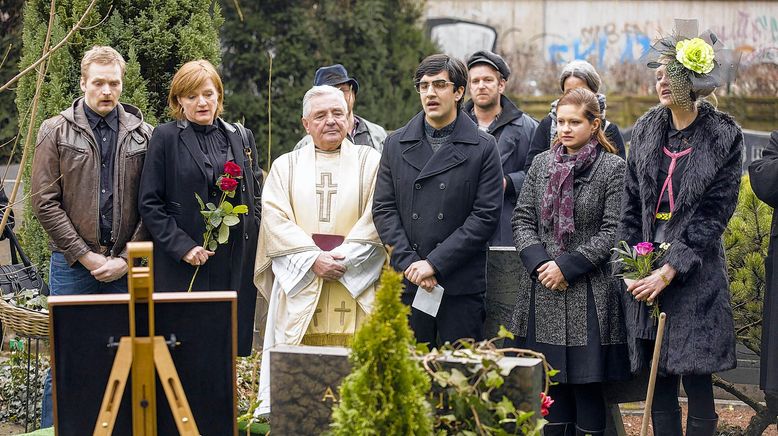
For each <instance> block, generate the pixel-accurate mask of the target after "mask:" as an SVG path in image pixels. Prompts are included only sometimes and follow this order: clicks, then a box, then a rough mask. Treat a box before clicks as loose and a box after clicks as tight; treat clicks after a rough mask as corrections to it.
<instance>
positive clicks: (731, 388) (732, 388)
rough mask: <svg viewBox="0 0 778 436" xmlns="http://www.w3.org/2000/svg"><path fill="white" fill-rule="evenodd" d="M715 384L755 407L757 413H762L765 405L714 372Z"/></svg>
mask: <svg viewBox="0 0 778 436" xmlns="http://www.w3.org/2000/svg"><path fill="white" fill-rule="evenodd" d="M713 384H714V385H716V386H718V387H720V388H721V389H724V390H725V391H727V392H729V393H730V394H732V395H734V396H735V397H736V398H737V399H738V400H740V401H742V402H744V403H746V404H748V406H749V407H751V408H752V409H754V411H755V412H757V413H760V412H761V411H762V410H763V409H765V406H763V405H761V404H759V402H758V401H756V400H754V399H753V398H751V397H749V396H748V395H746V394H744V393H742V392H740V390H738V388H736V387H735V385H733V384H732V383H730V382H728V381H726V380H724V379H723V378H721V377H719V376H718V375H716V374H713Z"/></svg>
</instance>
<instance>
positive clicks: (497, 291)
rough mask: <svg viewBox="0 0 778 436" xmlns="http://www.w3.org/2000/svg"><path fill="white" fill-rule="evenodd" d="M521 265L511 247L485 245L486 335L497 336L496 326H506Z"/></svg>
mask: <svg viewBox="0 0 778 436" xmlns="http://www.w3.org/2000/svg"><path fill="white" fill-rule="evenodd" d="M520 268H524V265H522V263H521V259H519V254H518V253H517V252H516V248H515V247H489V253H488V255H487V259H486V321H485V322H484V334H485V335H486V336H485V337H486V338H494V337H497V332H498V331H499V330H500V326H501V325H504V326H505V327H508V325H509V324H510V321H511V314H512V313H513V307H514V306H515V305H516V294H517V293H518V292H519V283H518V278H519V274H520Z"/></svg>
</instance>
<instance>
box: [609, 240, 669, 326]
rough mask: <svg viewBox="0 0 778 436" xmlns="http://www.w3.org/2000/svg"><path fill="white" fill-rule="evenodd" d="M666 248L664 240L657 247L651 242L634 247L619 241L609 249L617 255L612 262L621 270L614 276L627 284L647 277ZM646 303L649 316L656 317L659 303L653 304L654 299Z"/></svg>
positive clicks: (667, 245)
mask: <svg viewBox="0 0 778 436" xmlns="http://www.w3.org/2000/svg"><path fill="white" fill-rule="evenodd" d="M668 248H670V244H668V243H666V242H664V243H662V244H660V245H659V247H658V248H657V247H654V244H652V243H651V242H639V243H638V244H637V245H635V246H634V247H630V246H629V244H627V243H626V242H625V241H620V242H619V246H618V247H616V248H614V249H612V250H611V251H613V252H614V253H616V255H617V257H616V259H615V260H614V261H613V263H615V264H618V265H619V266H620V267H621V268H620V270H621V272H619V273H618V274H616V276H617V277H620V278H621V279H623V280H624V283H626V284H627V286H629V285H630V284H631V283H633V282H634V281H636V280H640V279H642V278H644V277H648V276H649V275H651V272H652V271H654V269H656V268H657V267H658V265H656V263H657V261H658V260H659V258H661V257H662V255H663V254H664V253H665V251H667V249H668ZM646 305H648V306H652V308H651V317H652V318H654V319H658V318H659V313H660V310H659V303H658V302H657V304H654V301H646Z"/></svg>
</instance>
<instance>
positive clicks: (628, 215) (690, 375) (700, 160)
mask: <svg viewBox="0 0 778 436" xmlns="http://www.w3.org/2000/svg"><path fill="white" fill-rule="evenodd" d="M686 24H687V25H688V23H686ZM678 25H679V23H676V26H678ZM693 27H694V28H693V29H680V28H679V27H677V28H676V33H675V34H674V35H677V36H673V37H672V38H665V39H663V40H660V41H659V42H658V43H657V44H656V45H655V46H654V49H655V51H656V52H657V53H658V56H657V57H656V60H654V61H652V62H649V67H652V68H656V92H657V95H658V96H659V103H660V105H659V106H657V107H654V108H652V109H651V110H649V111H648V113H646V114H645V115H643V116H642V117H641V118H640V119H639V120H638V121H637V124H635V128H634V130H633V133H632V142H631V146H630V153H629V157H628V159H627V173H626V176H625V182H624V185H625V186H624V205H623V207H622V217H621V225H620V228H619V237H620V239H622V240H624V241H626V242H627V243H629V245H635V244H637V243H638V242H641V241H653V242H666V243H669V244H670V247H669V248H668V249H667V251H666V252H665V254H664V256H663V257H662V258H661V259H660V262H659V264H658V266H659V267H658V268H657V269H656V270H654V272H653V273H652V274H651V275H649V276H648V277H646V278H644V279H641V280H638V281H637V282H635V283H632V284H630V285H629V287H628V288H627V291H628V293H624V294H623V296H624V302H625V319H626V326H627V331H628V336H629V341H628V343H629V346H630V360H631V363H632V369H633V370H634V371H638V370H639V369H640V368H641V367H644V366H647V365H648V364H649V361H650V359H651V352H652V351H651V350H652V349H653V344H654V340H655V338H656V327H655V325H654V322H653V320H651V319H650V316H649V315H648V309H647V307H646V304H644V303H643V302H644V301H652V302H654V304H659V308H660V309H661V310H662V311H663V312H665V313H667V323H666V327H665V333H664V340H663V343H662V351H661V355H660V357H659V377H658V378H657V382H656V390H655V394H654V402H653V406H652V420H653V423H654V434H661V435H668V436H674V435H681V434H682V432H681V410H680V408H679V406H678V385H679V380H680V379H681V378H683V384H684V389H685V391H686V393H687V396H688V398H689V413H688V418H687V427H686V428H687V430H686V434H687V435H695V436H696V435H713V434H715V431H716V422H717V419H718V416H717V415H716V412H715V407H714V403H713V391H712V382H711V374H712V373H713V372H719V371H725V370H728V369H732V368H734V367H735V364H736V360H735V336H734V325H733V319H732V309H731V307H730V294H729V280H728V276H727V269H726V264H725V260H724V247H723V245H722V242H721V235H722V233H723V232H724V229H725V228H726V226H727V222H728V221H729V219H730V217H731V216H732V213H733V212H734V210H735V206H736V204H737V197H738V189H739V185H740V173H741V153H742V147H743V134H742V133H741V131H740V128H739V127H738V125H737V124H736V123H735V121H734V120H733V119H732V118H731V117H729V116H728V115H726V114H724V113H721V112H719V111H717V110H716V109H714V108H713V106H711V105H710V104H708V103H707V102H702V101H697V100H698V99H699V98H700V97H702V96H705V95H708V94H710V93H711V92H712V91H713V89H714V88H715V86H716V83H717V82H718V80H717V77H716V75H717V73H718V72H719V71H721V70H723V69H725V68H727V67H728V66H729V65H731V64H729V63H728V61H727V59H726V56H725V53H720V52H719V51H718V50H716V52H715V61H714V58H713V55H714V48H716V47H717V44H720V42H718V40H717V38H716V37H715V36H713V35H704V36H703V38H705V39H704V40H703V39H700V38H694V39H692V38H691V37H692V36H696V35H697V30H696V23H695V24H694V26H693ZM681 35H689V36H685V37H684V36H681ZM685 44H694V45H696V46H697V47H696V48H697V49H699V52H700V53H708V54H709V55H710V57H708V56H706V57H702V58H701V59H702V60H703V62H702V64H704V65H700V62H697V63H693V62H689V61H688V59H686V57H685V56H684V53H685V47H686V45H685ZM705 59H708V62H704V61H705ZM711 63H712V64H711ZM698 70H699V71H698ZM706 71H707V72H706Z"/></svg>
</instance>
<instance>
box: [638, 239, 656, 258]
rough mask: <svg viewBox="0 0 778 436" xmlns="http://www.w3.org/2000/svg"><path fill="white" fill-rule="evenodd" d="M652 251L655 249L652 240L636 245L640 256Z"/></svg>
mask: <svg viewBox="0 0 778 436" xmlns="http://www.w3.org/2000/svg"><path fill="white" fill-rule="evenodd" d="M652 251H654V244H652V243H650V242H639V243H638V245H636V246H635V252H636V253H637V254H638V256H645V255H647V254H648V253H651V252H652Z"/></svg>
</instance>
